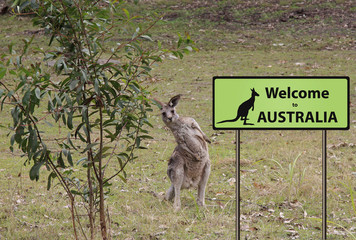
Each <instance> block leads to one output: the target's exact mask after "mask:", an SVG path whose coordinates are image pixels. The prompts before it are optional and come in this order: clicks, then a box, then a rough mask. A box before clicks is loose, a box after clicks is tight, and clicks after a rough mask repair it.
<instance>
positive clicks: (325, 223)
mask: <svg viewBox="0 0 356 240" xmlns="http://www.w3.org/2000/svg"><path fill="white" fill-rule="evenodd" d="M322 138H323V144H322V145H323V146H322V147H323V150H322V151H323V152H322V161H323V163H322V167H323V186H322V192H323V193H322V194H323V204H322V205H323V206H322V207H323V214H322V215H323V223H322V224H323V227H322V230H323V240H325V239H326V230H327V216H326V213H327V206H326V201H327V186H326V183H327V179H326V176H327V168H326V157H327V156H326V140H327V136H326V130H323V136H322Z"/></svg>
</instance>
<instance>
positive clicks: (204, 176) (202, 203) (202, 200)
mask: <svg viewBox="0 0 356 240" xmlns="http://www.w3.org/2000/svg"><path fill="white" fill-rule="evenodd" d="M209 175H210V163H209V162H208V163H207V164H206V165H205V167H204V169H203V174H202V176H201V179H200V182H199V185H198V199H197V204H198V205H199V206H205V187H206V184H207V182H208V178H209Z"/></svg>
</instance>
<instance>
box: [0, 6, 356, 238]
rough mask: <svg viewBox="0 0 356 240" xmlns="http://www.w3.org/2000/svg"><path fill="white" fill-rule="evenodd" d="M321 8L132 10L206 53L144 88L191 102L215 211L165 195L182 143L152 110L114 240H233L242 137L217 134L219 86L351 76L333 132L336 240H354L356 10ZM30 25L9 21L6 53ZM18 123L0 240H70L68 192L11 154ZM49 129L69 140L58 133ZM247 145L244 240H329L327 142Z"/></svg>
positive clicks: (310, 139)
mask: <svg viewBox="0 0 356 240" xmlns="http://www.w3.org/2000/svg"><path fill="white" fill-rule="evenodd" d="M316 2H317V3H316V4H315V3H313V4H311V3H308V2H305V1H297V0H284V1H280V4H279V5H277V4H275V3H272V1H258V2H257V3H252V2H250V1H246V2H243V1H219V2H213V1H208V2H206V1H195V2H193V1H187V0H185V1H181V2H179V3H176V2H175V1H170V0H160V1H143V2H142V3H140V4H141V5H139V6H129V9H131V11H132V12H140V13H141V14H143V13H144V14H149V13H152V12H153V11H158V12H165V13H166V15H165V17H164V19H163V21H161V22H159V23H158V26H157V27H156V28H153V29H152V32H151V34H152V38H153V39H154V40H161V41H162V42H163V43H164V44H170V43H171V42H174V41H175V39H176V38H175V35H176V34H177V33H181V34H184V32H186V31H188V32H189V33H190V35H191V36H192V39H193V40H195V41H196V43H197V47H198V48H199V49H200V51H199V52H195V53H192V54H189V55H187V56H185V57H184V58H183V59H182V60H179V59H173V58H172V59H166V60H165V61H164V62H163V63H160V64H157V65H155V66H154V69H153V71H152V77H151V78H150V79H149V80H148V81H147V85H148V87H149V88H150V89H151V91H152V96H153V97H155V98H157V99H159V100H161V101H168V100H169V99H170V98H171V97H172V96H174V95H175V94H178V93H180V94H183V97H182V99H181V101H180V103H179V105H178V107H177V112H178V113H179V114H180V115H181V116H191V117H193V118H195V119H196V120H197V122H198V123H199V125H200V127H201V128H202V130H203V131H204V132H205V133H206V134H207V136H209V137H210V138H211V139H212V144H211V145H210V146H209V147H210V148H209V153H210V158H211V162H212V172H211V175H210V178H209V182H208V186H207V191H206V204H207V207H206V208H205V209H203V208H198V207H197V206H196V204H195V199H196V190H193V189H192V190H184V191H183V192H182V196H181V201H182V210H181V211H179V212H177V213H175V212H173V204H172V203H171V202H166V201H164V200H162V196H163V194H164V192H165V191H166V190H167V189H168V187H169V186H170V182H169V179H168V177H167V175H166V169H167V163H168V159H169V157H170V155H171V153H172V151H173V149H174V147H175V141H174V138H173V135H172V134H171V132H170V131H169V130H168V129H166V127H165V126H164V124H163V122H162V120H161V117H160V113H159V111H158V109H155V111H154V112H152V113H151V116H150V121H151V123H152V125H153V126H154V128H153V129H150V133H151V135H152V136H153V137H154V139H152V140H149V141H146V142H145V145H146V147H148V150H142V151H141V152H139V153H138V155H139V157H138V158H137V159H136V160H134V161H133V162H131V163H130V164H129V165H128V166H127V169H126V172H127V182H126V183H125V182H123V181H122V180H121V179H120V178H117V179H115V180H114V182H113V185H112V187H111V195H112V196H111V197H110V198H109V200H108V209H109V212H110V231H111V236H112V239H125V240H131V239H162V240H163V239H166V240H169V239H182V240H187V239H190V240H198V239H199V240H203V239H226V240H227V239H235V182H234V181H235V143H234V141H235V133H234V131H214V130H213V129H212V78H213V76H349V77H350V79H351V86H350V95H351V96H350V97H351V103H350V113H351V119H350V130H348V131H328V150H327V153H328V172H327V176H328V206H327V209H328V220H329V221H330V222H329V224H328V239H356V209H355V204H356V200H355V198H356V80H355V79H356V64H355V62H356V52H355V50H356V42H355V36H356V28H355V23H354V21H352V19H353V20H354V19H355V14H356V11H355V8H354V7H353V8H352V7H351V4H352V1H346V0H345V1H344V0H340V1H333V2H326V3H324V2H323V1H316ZM29 20H30V19H29V18H27V17H21V18H12V19H9V15H1V16H0V26H1V27H0V29H1V31H0V53H3V52H6V51H7V45H8V44H9V43H10V42H14V43H16V44H19V43H20V42H21V39H22V38H24V37H26V38H29V37H30V36H31V34H32V33H34V32H36V30H37V29H36V28H34V27H33V26H32V25H31V23H30V21H29ZM118 39H120V36H118ZM47 42H48V38H47V36H45V35H43V34H42V33H41V32H40V33H36V36H35V40H34V44H35V45H38V46H40V47H42V46H43V47H44V48H45V47H46V46H47ZM108 44H112V43H108ZM32 57H33V58H35V59H36V60H37V61H39V60H40V59H41V58H40V57H39V56H37V55H32ZM30 60H32V59H30ZM7 81H11V80H9V79H8V80H7ZM10 85H11V84H10ZM10 122H11V115H10V114H9V106H8V105H6V106H5V109H4V110H3V111H2V112H0V125H1V126H2V127H1V128H0V152H1V156H0V239H73V232H72V225H71V218H70V211H69V202H68V200H67V199H66V195H65V192H64V191H63V190H62V188H61V186H60V185H57V186H55V187H54V188H52V189H51V190H50V191H47V190H46V186H47V176H48V172H47V171H46V169H45V168H43V169H42V170H41V178H40V180H39V181H38V182H35V181H30V179H29V174H28V172H29V169H30V166H24V164H23V163H24V158H22V157H21V153H20V152H19V151H14V153H11V151H10V150H9V145H10V139H9V137H8V136H7V135H8V133H9V132H10V130H9V129H8V128H7V126H8V125H9V124H10ZM44 124H45V123H44ZM46 129H47V130H46V131H48V134H53V135H57V134H58V135H60V133H59V131H60V129H59V128H58V127H57V126H56V127H50V126H48V127H47V128H46ZM241 134H242V136H241V150H242V155H241V158H242V162H241V195H242V196H241V198H242V199H241V211H242V212H241V236H242V239H303V240H304V239H313V240H314V239H321V227H322V225H321V212H322V211H321V205H322V195H321V194H322V193H321V185H322V181H321V178H322V168H321V146H322V145H321V136H322V135H321V134H322V133H321V131H279V130H274V131H242V133H241ZM78 159H79V158H78ZM78 159H77V160H78ZM78 204H79V203H78ZM78 207H79V208H80V204H79V205H78ZM82 211H83V213H84V210H83V209H82ZM79 214H80V213H79ZM97 218H98V217H97ZM83 221H84V223H85V217H84V216H83ZM98 231H99V229H98ZM98 237H99V234H98Z"/></svg>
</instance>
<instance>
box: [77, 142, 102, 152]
mask: <svg viewBox="0 0 356 240" xmlns="http://www.w3.org/2000/svg"><path fill="white" fill-rule="evenodd" d="M98 144H99V143H91V144H88V145H87V146H86V148H85V149H84V150H83V151H82V152H81V153H85V152H86V151H88V150H89V149H91V148H93V147H94V146H96V145H98Z"/></svg>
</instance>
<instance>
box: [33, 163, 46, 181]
mask: <svg viewBox="0 0 356 240" xmlns="http://www.w3.org/2000/svg"><path fill="white" fill-rule="evenodd" d="M43 164H44V162H43V161H41V162H37V163H35V164H34V165H33V166H32V168H31V170H30V179H31V180H32V181H33V180H35V179H36V181H38V179H39V178H40V169H41V167H42V165H43Z"/></svg>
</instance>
